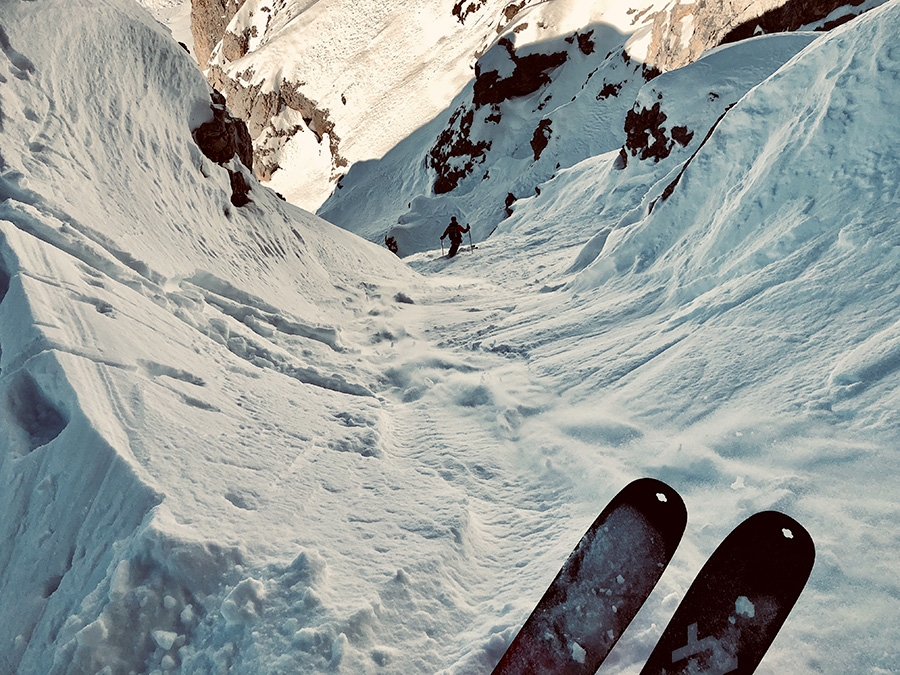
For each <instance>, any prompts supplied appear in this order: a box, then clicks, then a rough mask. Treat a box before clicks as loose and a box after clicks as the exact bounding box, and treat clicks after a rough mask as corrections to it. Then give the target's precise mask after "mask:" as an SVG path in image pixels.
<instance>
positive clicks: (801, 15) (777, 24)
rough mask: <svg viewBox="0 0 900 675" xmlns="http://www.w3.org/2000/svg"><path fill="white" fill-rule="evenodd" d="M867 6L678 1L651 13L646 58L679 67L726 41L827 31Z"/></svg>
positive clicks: (828, 1)
mask: <svg viewBox="0 0 900 675" xmlns="http://www.w3.org/2000/svg"><path fill="white" fill-rule="evenodd" d="M868 4H869V5H871V3H868ZM865 8H866V3H865V2H864V0H696V1H695V0H678V1H677V2H675V3H673V4H672V5H670V6H668V7H666V8H664V9H662V10H660V11H657V12H655V13H652V14H650V15H649V16H650V17H652V28H651V31H650V35H649V44H648V46H647V50H646V55H645V56H644V59H645V61H646V62H647V63H648V64H650V65H652V66H654V67H656V68H658V69H660V70H662V71H668V70H674V69H675V68H680V67H681V66H684V65H687V64H688V63H691V62H693V61H695V60H696V59H697V58H698V57H699V56H700V55H701V54H702V53H703V52H705V51H706V50H708V49H711V48H712V47H716V46H718V45H720V44H722V43H726V42H736V41H737V40H742V39H745V38H748V37H752V36H754V35H760V34H764V33H780V32H785V31H795V30H799V29H801V28H805V29H808V30H828V29H830V28H833V27H835V26H837V25H840V24H841V23H843V22H845V21H847V20H849V19H851V18H853V17H854V16H857V15H858V14H860V13H861V12H862V11H863V10H864V9H865Z"/></svg>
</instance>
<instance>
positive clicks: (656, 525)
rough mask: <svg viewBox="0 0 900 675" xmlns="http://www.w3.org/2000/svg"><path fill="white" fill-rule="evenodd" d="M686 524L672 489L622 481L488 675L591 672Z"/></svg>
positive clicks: (663, 564)
mask: <svg viewBox="0 0 900 675" xmlns="http://www.w3.org/2000/svg"><path fill="white" fill-rule="evenodd" d="M686 523H687V510H686V509H685V506H684V502H683V501H682V499H681V497H680V496H679V495H678V493H677V492H675V490H673V489H672V488H670V487H669V486H668V485H666V484H665V483H662V482H660V481H658V480H654V479H652V478H641V479H639V480H636V481H634V482H633V483H630V484H629V485H627V486H626V487H625V488H624V489H623V490H622V491H621V492H619V494H617V495H616V496H615V497H614V498H613V499H612V501H611V502H610V503H609V504H608V505H607V506H606V508H605V509H603V512H602V513H601V514H600V515H599V516H598V517H597V519H596V520H595V521H594V524H593V525H591V527H590V528H589V529H588V531H587V532H586V533H585V535H584V537H582V539H581V541H580V542H579V543H578V545H577V546H576V547H575V550H574V551H573V552H572V553H571V555H570V556H569V558H568V560H566V562H565V564H563V566H562V569H561V570H560V571H559V574H557V575H556V579H554V580H553V583H552V584H550V587H549V588H548V589H547V592H546V593H544V596H543V597H542V598H541V600H540V602H539V603H538V605H537V607H535V609H534V611H533V612H532V613H531V616H529V617H528V620H527V621H526V622H525V624H524V625H523V626H522V629H521V630H520V631H519V634H518V635H517V636H516V638H515V639H514V640H513V642H512V644H510V646H509V648H508V649H507V650H506V653H505V654H504V655H503V658H501V659H500V662H499V663H498V664H497V666H496V668H494V671H493V675H542V674H546V675H551V674H552V675H593V673H594V672H595V671H596V670H597V668H598V667H599V665H600V663H601V662H602V661H603V659H605V658H606V655H607V654H609V651H610V650H611V649H612V648H613V645H615V644H616V641H617V640H618V639H619V637H620V636H621V635H622V632H623V631H624V630H625V628H626V627H627V626H628V624H629V623H630V622H631V620H632V619H633V618H634V615H635V614H636V613H637V611H638V610H639V609H640V608H641V605H643V604H644V601H645V600H646V599H647V596H648V595H650V591H652V590H653V587H654V586H655V585H656V582H657V581H658V580H659V577H660V576H661V575H662V573H663V570H664V569H665V568H666V565H668V563H669V560H670V559H671V558H672V554H673V553H674V552H675V548H676V547H677V546H678V542H679V541H680V540H681V536H682V534H683V533H684V528H685V525H686Z"/></svg>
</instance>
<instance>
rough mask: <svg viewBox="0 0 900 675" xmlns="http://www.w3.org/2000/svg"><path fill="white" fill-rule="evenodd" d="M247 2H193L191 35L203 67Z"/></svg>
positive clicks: (196, 0)
mask: <svg viewBox="0 0 900 675" xmlns="http://www.w3.org/2000/svg"><path fill="white" fill-rule="evenodd" d="M244 1H245V0H191V35H193V37H194V54H195V56H196V57H197V62H198V63H199V64H201V65H203V64H205V63H206V62H207V61H209V57H210V55H211V54H212V52H213V49H215V48H216V45H217V44H218V43H219V41H220V40H222V38H223V37H225V28H226V27H227V26H228V23H229V22H230V21H231V19H232V18H233V17H234V15H235V14H237V11H238V10H239V9H240V8H241V6H242V5H243V4H244Z"/></svg>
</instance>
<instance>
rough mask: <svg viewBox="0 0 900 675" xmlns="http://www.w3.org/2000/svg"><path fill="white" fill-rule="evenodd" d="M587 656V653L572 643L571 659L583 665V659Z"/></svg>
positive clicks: (575, 643) (578, 645)
mask: <svg viewBox="0 0 900 675" xmlns="http://www.w3.org/2000/svg"><path fill="white" fill-rule="evenodd" d="M586 655H587V652H586V651H585V650H584V647H582V646H581V645H580V644H578V643H577V642H573V643H572V658H573V659H575V661H577V662H578V663H584V658H585V656H586Z"/></svg>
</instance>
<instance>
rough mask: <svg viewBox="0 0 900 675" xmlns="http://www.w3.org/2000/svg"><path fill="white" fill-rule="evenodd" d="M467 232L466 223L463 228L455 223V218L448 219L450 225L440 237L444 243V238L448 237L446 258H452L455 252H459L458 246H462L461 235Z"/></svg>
mask: <svg viewBox="0 0 900 675" xmlns="http://www.w3.org/2000/svg"><path fill="white" fill-rule="evenodd" d="M468 231H469V224H468V223H466V226H465V227H463V226H462V225H460V224H459V223H458V222H456V216H453V217H452V218H450V224H449V225H448V226H447V229H446V230H444V234H442V235H441V241H444V237H447V236H448V235H449V237H450V251H449V252H448V253H447V257H448V258H452V257H453V256H455V255H456V252H457V251H458V250H459V245H460V244H462V236H463V233H464V232H468Z"/></svg>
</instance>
